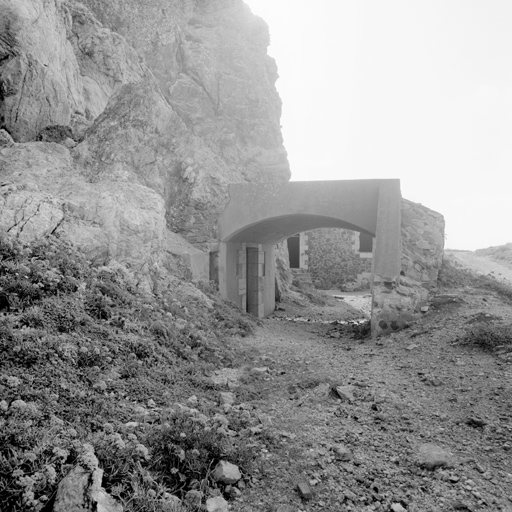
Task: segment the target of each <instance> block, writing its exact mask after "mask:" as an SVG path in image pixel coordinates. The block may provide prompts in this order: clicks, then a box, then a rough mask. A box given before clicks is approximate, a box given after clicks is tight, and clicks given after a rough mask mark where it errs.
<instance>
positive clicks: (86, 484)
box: [53, 453, 123, 512]
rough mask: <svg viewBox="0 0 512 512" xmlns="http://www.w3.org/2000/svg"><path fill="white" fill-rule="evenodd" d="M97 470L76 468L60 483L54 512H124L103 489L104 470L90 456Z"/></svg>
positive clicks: (91, 455)
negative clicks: (82, 511)
mask: <svg viewBox="0 0 512 512" xmlns="http://www.w3.org/2000/svg"><path fill="white" fill-rule="evenodd" d="M89 457H91V458H93V459H95V460H93V461H92V462H93V464H92V466H95V469H94V470H93V471H92V472H91V470H90V469H89V468H85V467H83V466H81V465H77V466H75V467H74V468H73V469H72V470H71V471H70V472H69V473H68V475H67V476H65V477H64V478H63V479H62V481H61V482H60V484H59V486H58V488H57V495H56V497H55V504H54V506H53V512H70V511H75V510H76V511H79V510H97V511H98V512H123V507H122V505H121V504H120V503H118V502H117V501H116V500H114V498H112V496H110V495H109V494H107V493H106V492H105V490H104V489H103V488H102V487H101V479H102V478H103V470H102V469H99V468H98V467H97V466H98V460H97V459H96V457H95V456H94V454H93V453H90V454H89Z"/></svg>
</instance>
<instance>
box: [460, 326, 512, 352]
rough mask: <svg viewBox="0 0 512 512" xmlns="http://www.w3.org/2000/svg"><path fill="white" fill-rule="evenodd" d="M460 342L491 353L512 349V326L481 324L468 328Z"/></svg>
mask: <svg viewBox="0 0 512 512" xmlns="http://www.w3.org/2000/svg"><path fill="white" fill-rule="evenodd" d="M460 342H461V343H463V344H466V345H473V346H478V347H480V348H482V349H484V350H486V351H489V352H494V351H495V350H497V349H499V348H510V349H512V325H502V324H498V325H495V324H492V323H487V322H485V323H479V324H476V325H473V326H471V327H470V328H468V329H467V330H466V333H465V335H464V336H463V337H462V338H461V340H460Z"/></svg>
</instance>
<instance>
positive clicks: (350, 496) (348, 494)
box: [343, 489, 358, 503]
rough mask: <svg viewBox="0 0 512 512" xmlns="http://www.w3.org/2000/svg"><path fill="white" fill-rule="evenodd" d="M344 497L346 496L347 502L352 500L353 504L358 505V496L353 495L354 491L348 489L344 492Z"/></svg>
mask: <svg viewBox="0 0 512 512" xmlns="http://www.w3.org/2000/svg"><path fill="white" fill-rule="evenodd" d="M343 495H344V496H345V499H346V500H350V501H351V502H353V503H357V501H358V500H357V494H355V493H353V492H352V491H350V490H348V489H346V490H345V491H343Z"/></svg>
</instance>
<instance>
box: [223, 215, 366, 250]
mask: <svg viewBox="0 0 512 512" xmlns="http://www.w3.org/2000/svg"><path fill="white" fill-rule="evenodd" d="M319 228H343V229H351V230H352V231H360V232H362V233H366V234H368V235H370V236H375V233H374V232H372V231H369V230H368V229H365V228H364V227H362V226H358V225H356V224H352V223H350V222H345V221H343V220H341V219H339V218H334V217H326V216H323V215H308V214H298V213H296V214H290V215H282V216H280V217H272V218H267V219H265V220H260V221H258V222H254V223H253V224H249V225H247V226H245V227H243V228H241V229H239V230H238V231H236V232H235V233H232V234H231V235H230V236H229V237H228V238H227V239H226V240H224V241H225V242H231V243H238V242H245V243H253V244H277V243H279V242H281V241H283V240H285V239H286V238H288V237H290V236H292V235H294V234H296V233H301V232H303V231H310V230H312V229H319Z"/></svg>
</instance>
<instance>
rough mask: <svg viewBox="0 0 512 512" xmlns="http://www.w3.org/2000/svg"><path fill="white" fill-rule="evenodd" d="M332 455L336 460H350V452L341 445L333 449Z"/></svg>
mask: <svg viewBox="0 0 512 512" xmlns="http://www.w3.org/2000/svg"><path fill="white" fill-rule="evenodd" d="M334 453H335V457H336V460H341V461H344V462H347V461H349V460H350V459H351V458H352V452H351V451H350V450H349V449H348V448H347V447H346V446H343V445H336V446H335V447H334Z"/></svg>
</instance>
